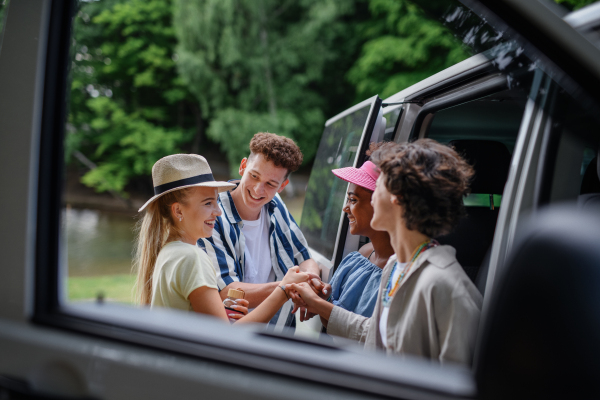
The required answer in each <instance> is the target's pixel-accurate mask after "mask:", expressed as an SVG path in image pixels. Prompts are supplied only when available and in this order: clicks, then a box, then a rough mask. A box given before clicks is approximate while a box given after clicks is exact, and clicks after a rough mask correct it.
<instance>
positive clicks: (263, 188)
mask: <svg viewBox="0 0 600 400" xmlns="http://www.w3.org/2000/svg"><path fill="white" fill-rule="evenodd" d="M287 174H288V170H287V169H285V168H282V167H277V166H275V164H274V163H273V162H272V161H267V160H266V159H265V157H264V156H263V155H262V154H254V155H252V156H251V157H250V159H246V158H244V159H243V160H242V162H241V164H240V175H242V179H241V181H240V184H239V186H238V187H237V189H235V190H234V191H233V192H232V193H231V195H232V197H233V201H234V203H235V207H236V209H237V211H238V213H239V214H240V217H242V219H245V220H249V221H252V220H256V219H258V217H259V216H260V209H261V208H262V207H263V206H264V205H265V204H267V203H268V202H270V201H271V200H273V197H275V195H276V194H277V193H280V192H281V191H282V190H283V188H284V187H285V186H286V185H287V184H288V182H289V181H288V180H287V178H286V175H287Z"/></svg>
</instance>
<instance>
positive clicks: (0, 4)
mask: <svg viewBox="0 0 600 400" xmlns="http://www.w3.org/2000/svg"><path fill="white" fill-rule="evenodd" d="M7 9H8V0H0V48H2V34H3V33H4V32H3V29H4V17H5V16H6V10H7Z"/></svg>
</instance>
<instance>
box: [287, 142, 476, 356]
mask: <svg viewBox="0 0 600 400" xmlns="http://www.w3.org/2000/svg"><path fill="white" fill-rule="evenodd" d="M371 159H372V161H373V162H374V163H375V165H377V167H378V168H379V169H380V171H381V174H380V176H379V178H378V179H377V184H376V189H375V192H374V194H373V200H372V203H373V208H374V215H373V219H372V220H371V226H372V227H373V229H377V230H383V231H386V232H387V233H388V234H389V235H390V238H391V244H392V247H393V248H394V253H395V254H394V255H393V256H392V257H390V259H389V261H388V263H387V264H386V266H385V267H384V269H383V274H382V277H381V284H380V286H379V294H378V299H377V304H376V305H375V310H374V312H373V316H372V317H371V318H365V317H362V316H360V315H357V314H354V313H351V312H349V311H346V310H344V309H342V308H340V307H336V306H333V305H332V304H331V303H327V302H325V301H323V300H322V299H321V298H319V297H318V296H317V295H314V294H313V293H314V292H313V291H312V290H311V289H310V287H309V285H308V284H305V283H300V284H291V285H289V286H290V288H291V289H292V290H293V291H295V292H296V293H295V294H294V295H293V297H294V299H295V301H297V302H299V303H303V304H305V305H306V306H307V307H308V309H309V311H311V312H314V313H317V314H319V315H320V316H321V317H322V319H323V320H326V321H327V333H330V334H333V335H337V336H343V337H347V338H350V339H355V340H358V341H360V342H364V343H365V348H368V349H382V350H385V351H386V352H387V353H388V354H402V355H404V354H408V355H416V356H421V357H426V358H429V359H432V360H438V361H440V362H456V363H463V364H470V363H471V361H472V357H473V350H474V345H475V336H476V332H477V325H478V322H479V316H480V313H481V304H482V297H481V294H480V293H479V292H478V290H477V288H476V287H475V285H473V283H472V282H471V280H470V279H469V278H468V277H467V275H466V273H465V272H464V270H463V269H462V267H461V266H460V264H459V263H458V261H457V260H456V257H455V253H456V252H455V250H454V248H452V247H451V246H442V245H439V244H438V243H437V242H436V241H435V240H433V237H435V236H439V235H443V234H446V233H448V232H449V231H450V230H451V229H452V228H453V227H454V226H455V225H456V224H457V222H458V221H459V219H460V218H461V217H462V216H463V215H464V214H465V210H464V206H463V197H464V196H465V195H467V194H468V193H469V182H470V180H471V178H472V176H473V169H472V168H471V167H470V166H469V165H468V164H467V163H466V162H465V161H464V160H463V159H462V158H461V157H460V156H459V155H458V154H457V153H456V152H455V151H454V150H453V149H452V148H450V147H448V146H444V145H441V144H439V143H437V142H436V141H434V140H431V139H420V140H417V141H415V142H413V143H405V144H401V145H398V144H390V145H386V146H383V147H382V148H380V149H379V150H377V151H376V152H374V153H373V155H372V156H371Z"/></svg>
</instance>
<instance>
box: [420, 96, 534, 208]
mask: <svg viewBox="0 0 600 400" xmlns="http://www.w3.org/2000/svg"><path fill="white" fill-rule="evenodd" d="M526 99H527V96H526V92H525V91H522V90H506V91H503V92H500V93H496V94H493V95H489V96H485V97H483V98H481V99H477V100H474V101H470V102H468V103H464V104H460V105H457V106H454V107H451V108H448V109H444V110H440V111H438V112H436V113H435V115H434V116H433V118H432V120H431V125H430V126H429V129H428V130H427V137H428V138H430V139H434V140H437V141H438V142H440V143H444V144H447V143H450V142H451V141H454V140H480V141H495V142H499V143H501V144H502V145H504V146H505V147H506V148H507V149H508V151H509V152H510V153H511V154H512V152H513V149H514V147H515V143H516V140H517V135H518V133H519V127H520V125H521V120H522V117H523V112H524V110H525V103H526ZM476 168H477V167H476ZM491 195H492V197H490V194H488V193H471V194H470V195H469V196H467V197H466V198H465V205H466V206H469V207H490V206H491V205H493V206H495V207H499V206H500V202H501V199H502V195H501V194H499V193H495V194H494V193H492V194H491Z"/></svg>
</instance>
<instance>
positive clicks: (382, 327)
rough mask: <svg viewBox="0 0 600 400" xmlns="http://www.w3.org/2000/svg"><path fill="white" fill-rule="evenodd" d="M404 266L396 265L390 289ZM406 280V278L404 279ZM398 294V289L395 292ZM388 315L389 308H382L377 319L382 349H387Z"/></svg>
mask: <svg viewBox="0 0 600 400" xmlns="http://www.w3.org/2000/svg"><path fill="white" fill-rule="evenodd" d="M406 264H408V263H398V265H396V268H394V271H393V272H392V287H394V285H395V284H396V281H397V280H398V278H399V277H400V274H401V273H402V271H404V268H406ZM404 278H405V279H406V277H404ZM396 293H398V289H397V290H396ZM394 295H395V294H394ZM389 315H390V307H385V306H384V307H383V308H382V310H381V318H379V332H380V333H381V341H382V342H383V347H386V348H387V322H388V316H389Z"/></svg>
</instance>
